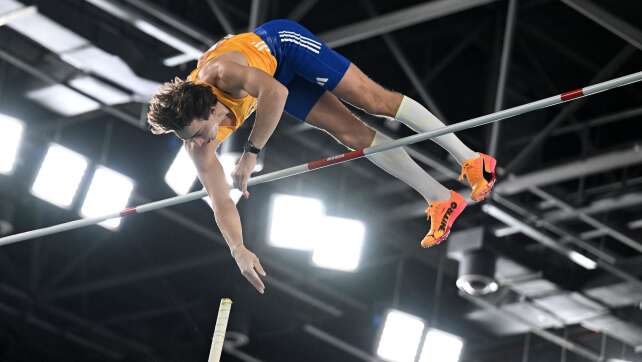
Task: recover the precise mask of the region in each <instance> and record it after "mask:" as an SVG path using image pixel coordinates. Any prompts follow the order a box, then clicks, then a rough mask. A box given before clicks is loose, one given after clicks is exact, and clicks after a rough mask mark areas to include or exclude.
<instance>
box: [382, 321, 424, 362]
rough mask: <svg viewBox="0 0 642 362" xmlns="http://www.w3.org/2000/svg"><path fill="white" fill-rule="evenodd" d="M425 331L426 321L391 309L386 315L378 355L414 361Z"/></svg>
mask: <svg viewBox="0 0 642 362" xmlns="http://www.w3.org/2000/svg"><path fill="white" fill-rule="evenodd" d="M423 331H424V322H423V321H422V320H421V319H419V318H417V317H415V316H413V315H411V314H408V313H404V312H400V311H397V310H391V311H389V312H388V315H386V321H385V323H384V326H383V332H382V333H381V338H380V339H379V346H378V347H377V355H378V356H379V357H381V358H384V359H386V360H388V361H391V362H413V361H414V360H415V357H416V356H417V350H418V349H419V342H420V341H421V335H422V333H423Z"/></svg>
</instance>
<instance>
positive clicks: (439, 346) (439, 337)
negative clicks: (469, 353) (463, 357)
mask: <svg viewBox="0 0 642 362" xmlns="http://www.w3.org/2000/svg"><path fill="white" fill-rule="evenodd" d="M463 347H464V342H463V341H462V339H461V338H459V337H457V336H455V335H453V334H450V333H446V332H444V331H440V330H438V329H431V330H429V331H428V332H427V333H426V338H425V339H424V346H423V348H422V349H421V356H420V357H419V362H457V361H459V355H460V354H461V349H462V348H463Z"/></svg>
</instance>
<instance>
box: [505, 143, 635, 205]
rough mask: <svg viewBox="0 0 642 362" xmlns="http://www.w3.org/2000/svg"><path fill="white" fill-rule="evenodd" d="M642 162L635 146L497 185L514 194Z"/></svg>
mask: <svg viewBox="0 0 642 362" xmlns="http://www.w3.org/2000/svg"><path fill="white" fill-rule="evenodd" d="M639 163H642V149H640V148H639V147H635V148H632V149H629V150H625V151H615V152H611V153H603V154H600V155H597V156H593V157H591V158H588V159H585V160H579V161H573V162H569V163H565V164H562V165H559V166H553V167H550V168H546V169H542V170H538V171H534V172H531V173H527V174H523V175H519V176H514V177H509V178H506V179H504V180H503V181H502V182H500V183H498V184H497V186H495V191H496V192H497V193H500V194H502V195H514V194H517V193H519V192H522V191H526V190H528V189H529V188H531V187H541V186H546V185H551V184H556V183H559V182H562V181H566V180H571V179H574V178H578V177H582V176H587V175H592V174H596V173H600V172H605V171H610V170H614V169H618V168H622V167H627V166H631V165H635V164H639Z"/></svg>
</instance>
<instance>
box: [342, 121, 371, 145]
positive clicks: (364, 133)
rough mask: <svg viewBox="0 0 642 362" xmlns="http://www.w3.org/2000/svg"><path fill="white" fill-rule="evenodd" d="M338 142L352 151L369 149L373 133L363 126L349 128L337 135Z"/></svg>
mask: <svg viewBox="0 0 642 362" xmlns="http://www.w3.org/2000/svg"><path fill="white" fill-rule="evenodd" d="M337 136H338V137H337V138H339V141H341V143H343V144H344V145H346V146H347V147H350V148H352V149H360V148H366V147H370V145H371V144H372V140H373V139H374V136H375V131H374V130H373V129H371V128H370V127H368V126H366V125H365V124H362V125H359V126H355V127H351V128H350V129H347V130H344V131H343V132H341V133H340V134H338V135H337Z"/></svg>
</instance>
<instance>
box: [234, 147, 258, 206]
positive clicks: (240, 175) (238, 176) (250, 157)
mask: <svg viewBox="0 0 642 362" xmlns="http://www.w3.org/2000/svg"><path fill="white" fill-rule="evenodd" d="M256 157H257V156H256V154H254V153H250V152H243V155H242V156H241V158H239V160H238V161H237V162H236V167H235V168H234V172H232V180H233V181H234V187H235V188H237V189H239V190H241V192H243V197H245V198H246V199H247V198H249V197H250V193H249V192H248V191H247V181H248V180H249V179H250V175H252V172H253V171H254V168H255V167H256Z"/></svg>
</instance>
